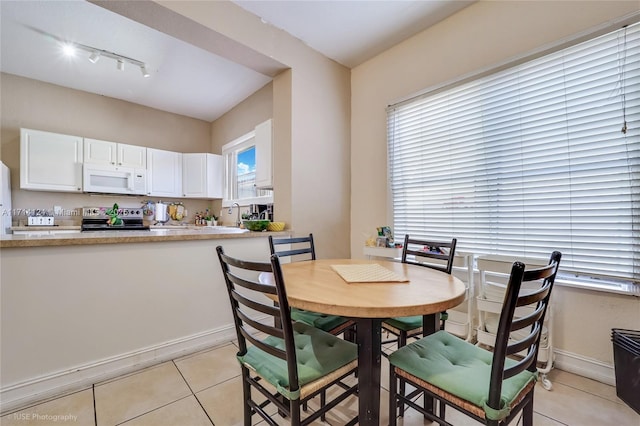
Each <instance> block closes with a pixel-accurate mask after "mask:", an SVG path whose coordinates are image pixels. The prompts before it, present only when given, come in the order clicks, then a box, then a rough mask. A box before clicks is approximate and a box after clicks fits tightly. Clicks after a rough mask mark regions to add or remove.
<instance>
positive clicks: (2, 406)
mask: <svg viewBox="0 0 640 426" xmlns="http://www.w3.org/2000/svg"><path fill="white" fill-rule="evenodd" d="M235 338H236V333H235V329H234V326H233V325H228V326H225V327H220V328H218V329H212V330H208V331H204V332H202V333H198V334H193V335H191V336H186V337H181V338H179V339H175V340H171V341H167V342H164V343H160V344H158V345H154V346H148V347H146V348H142V349H139V350H136V351H132V352H129V353H125V354H120V355H117V356H114V357H111V358H105V359H102V360H97V361H94V362H92V363H90V364H85V365H80V366H76V367H74V368H71V369H69V370H66V371H58V372H55V373H51V374H47V375H44V376H40V377H36V378H33V379H29V380H25V381H23V382H20V383H15V384H12V385H9V386H6V387H4V388H2V389H0V414H1V415H5V414H6V413H8V412H11V411H14V410H17V409H20V408H22V407H27V406H29V405H33V404H35V403H38V402H41V401H44V400H47V399H49V398H52V397H57V396H59V395H61V394H65V393H71V392H76V391H79V390H82V389H86V388H89V387H91V385H93V384H95V383H98V382H102V381H105V380H109V379H112V378H114V377H118V376H121V375H124V374H128V373H131V372H133V371H136V370H140V369H142V368H145V367H149V366H151V365H154V364H157V363H160V362H164V361H168V360H171V359H174V358H177V357H180V356H184V355H187V354H189V353H193V352H197V351H199V350H202V349H206V348H209V347H213V346H217V345H220V344H223V343H227V342H230V341H232V340H234V339H235Z"/></svg>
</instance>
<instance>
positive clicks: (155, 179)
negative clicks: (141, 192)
mask: <svg viewBox="0 0 640 426" xmlns="http://www.w3.org/2000/svg"><path fill="white" fill-rule="evenodd" d="M147 184H148V185H147V189H148V190H149V195H155V196H158V197H182V154H181V153H179V152H173V151H164V150H161V149H154V148H147Z"/></svg>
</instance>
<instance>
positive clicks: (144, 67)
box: [140, 64, 151, 78]
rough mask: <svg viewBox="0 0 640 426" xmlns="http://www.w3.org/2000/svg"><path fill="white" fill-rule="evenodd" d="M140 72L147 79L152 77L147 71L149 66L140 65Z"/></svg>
mask: <svg viewBox="0 0 640 426" xmlns="http://www.w3.org/2000/svg"><path fill="white" fill-rule="evenodd" d="M140 71H141V72H142V76H143V77H144V78H147V77H149V76H150V75H151V74H149V71H147V66H146V65H144V64H142V65H140Z"/></svg>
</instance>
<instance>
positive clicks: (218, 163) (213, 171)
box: [182, 153, 224, 198]
mask: <svg viewBox="0 0 640 426" xmlns="http://www.w3.org/2000/svg"><path fill="white" fill-rule="evenodd" d="M223 173H224V171H223V168H222V156H221V155H216V154H207V153H202V154H182V189H183V194H182V195H183V196H184V197H186V198H222V195H223V183H222V182H223Z"/></svg>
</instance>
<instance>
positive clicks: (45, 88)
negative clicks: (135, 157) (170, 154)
mask: <svg viewBox="0 0 640 426" xmlns="http://www.w3.org/2000/svg"><path fill="white" fill-rule="evenodd" d="M0 90H1V93H2V99H1V104H0V105H1V108H2V109H1V117H0V119H1V134H0V137H1V144H2V145H1V146H0V152H1V158H2V162H3V163H5V164H6V165H7V166H8V167H9V168H10V170H11V188H12V194H11V195H12V197H11V198H12V207H13V208H16V209H17V208H47V209H51V208H53V206H54V205H59V206H62V207H63V208H64V209H75V208H77V207H83V206H95V205H106V206H108V205H111V204H112V203H113V202H114V200H115V201H117V202H118V203H119V204H121V205H123V206H129V207H134V206H139V205H140V203H141V200H143V199H144V200H146V199H150V197H130V196H115V197H104V196H95V195H85V194H70V193H62V192H60V193H58V192H43V191H27V190H21V189H20V128H21V127H25V128H30V129H36V130H44V131H50V132H55V133H64V134H70V135H78V136H83V137H90V138H95V139H102V140H109V141H114V142H121V143H127V144H131V145H141V146H146V147H152V148H159V149H166V150H172V151H179V152H212V151H211V143H210V127H211V126H210V123H208V122H206V121H202V120H196V119H193V118H189V117H185V116H181V115H177V114H172V113H168V112H164V111H159V110H156V109H153V108H148V107H144V106H142V105H137V104H132V103H129V102H125V101H120V100H117V99H113V98H108V97H105V96H99V95H94V94H91V93H87V92H82V91H78V90H72V89H67V88H64V87H60V86H56V85H53V84H49V83H43V82H40V81H36V80H31V79H27V78H22V77H18V76H15V75H11V74H0ZM152 199H153V198H152ZM165 201H173V200H165ZM176 201H184V203H185V205H186V206H187V208H188V209H189V210H191V211H193V212H195V211H196V210H202V209H204V208H205V207H206V206H208V205H209V204H210V202H208V201H198V200H176Z"/></svg>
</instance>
